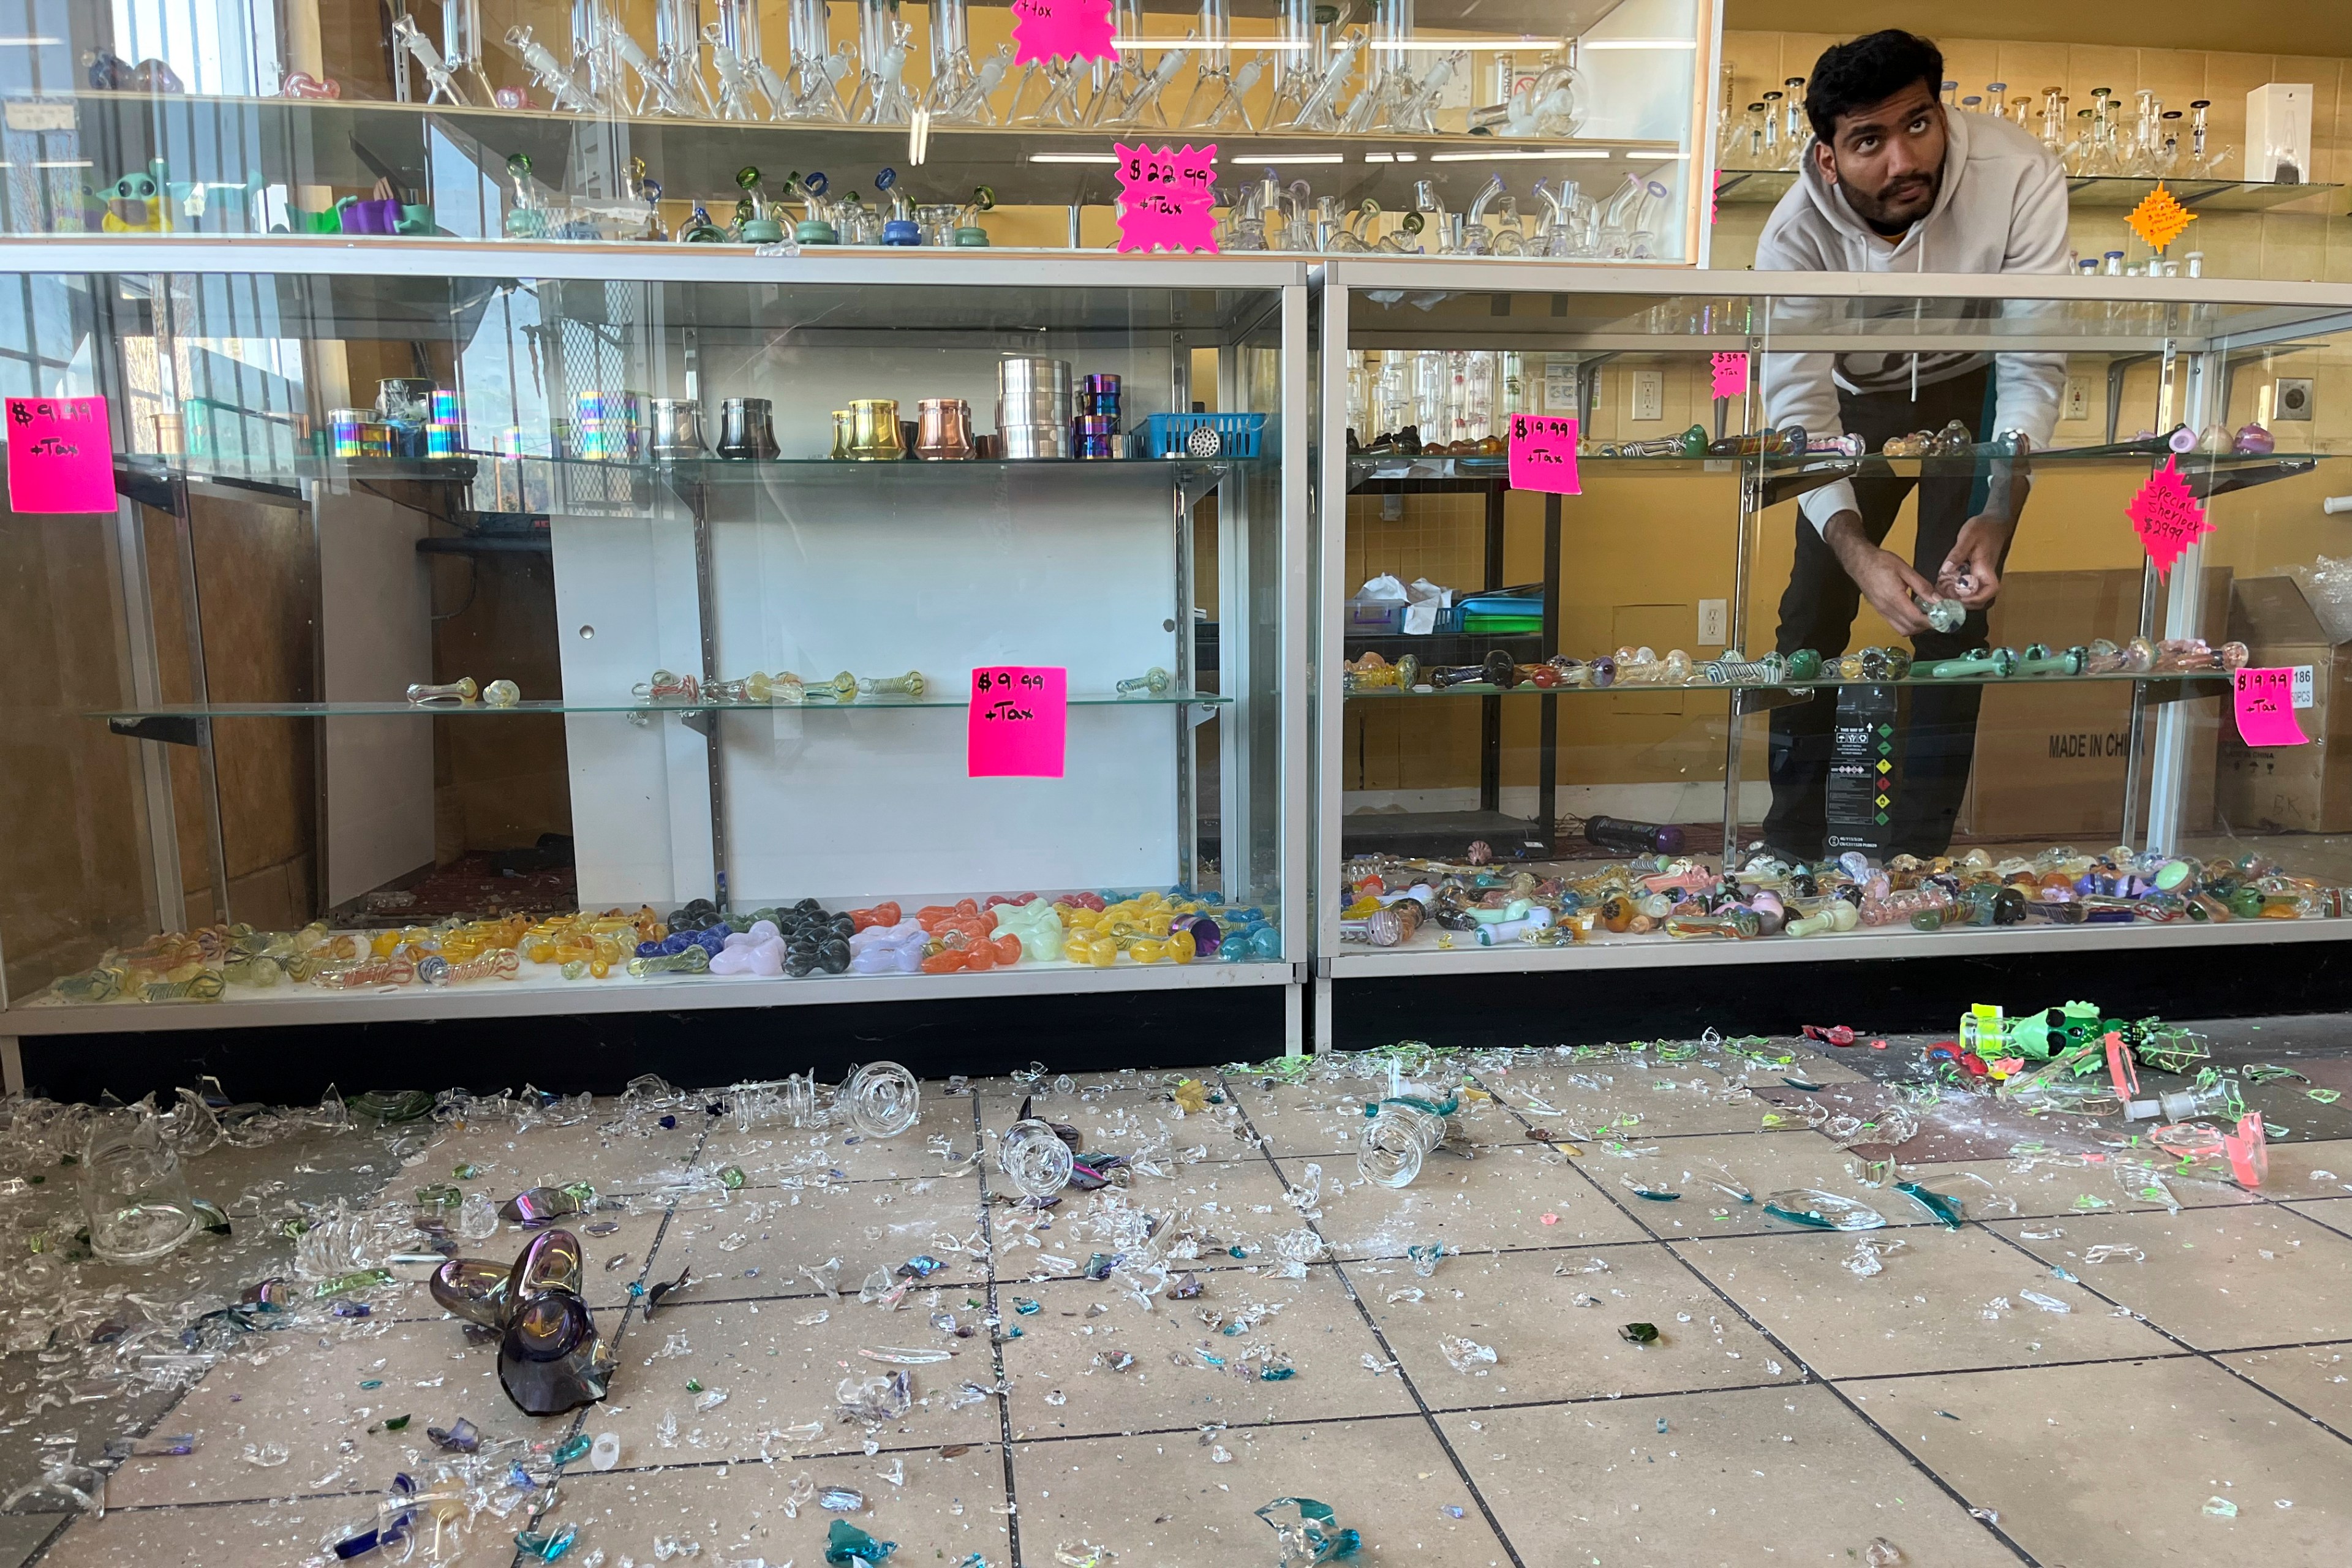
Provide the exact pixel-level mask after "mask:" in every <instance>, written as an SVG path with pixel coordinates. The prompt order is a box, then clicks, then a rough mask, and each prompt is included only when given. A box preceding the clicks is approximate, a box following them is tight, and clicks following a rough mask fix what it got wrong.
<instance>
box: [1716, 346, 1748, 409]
mask: <svg viewBox="0 0 2352 1568" xmlns="http://www.w3.org/2000/svg"><path fill="white" fill-rule="evenodd" d="M1714 368H1715V395H1717V397H1745V396H1747V395H1748V354H1747V353H1746V351H1745V350H1738V349H1735V350H1733V351H1732V352H1731V353H1719V354H1717V355H1716V356H1715V367H1714Z"/></svg>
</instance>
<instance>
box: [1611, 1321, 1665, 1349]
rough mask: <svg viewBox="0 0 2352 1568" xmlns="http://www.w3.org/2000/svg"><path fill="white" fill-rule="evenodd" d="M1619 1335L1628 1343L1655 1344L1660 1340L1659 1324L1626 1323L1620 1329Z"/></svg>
mask: <svg viewBox="0 0 2352 1568" xmlns="http://www.w3.org/2000/svg"><path fill="white" fill-rule="evenodd" d="M1617 1337H1618V1338H1619V1339H1622V1340H1623V1341H1624V1342H1626V1343H1627V1344H1634V1345H1654V1344H1656V1343H1657V1342H1658V1325H1657V1324H1655V1323H1626V1324H1624V1325H1622V1326H1621V1327H1620V1328H1619V1329H1618V1331H1617Z"/></svg>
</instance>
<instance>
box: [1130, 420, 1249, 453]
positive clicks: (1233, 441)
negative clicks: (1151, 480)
mask: <svg viewBox="0 0 2352 1568" xmlns="http://www.w3.org/2000/svg"><path fill="white" fill-rule="evenodd" d="M1201 429H1208V430H1214V431H1215V432H1216V433H1217V442H1218V447H1217V455H1218V456H1219V457H1221V458H1255V457H1256V456H1257V452H1258V440H1259V437H1261V436H1262V435H1264V433H1265V415H1263V414H1154V415H1152V416H1150V418H1148V419H1146V420H1145V421H1144V422H1143V428H1142V429H1140V430H1138V431H1136V432H1135V433H1134V434H1133V435H1132V436H1130V437H1129V438H1128V456H1129V457H1131V458H1185V457H1190V456H1191V455H1192V449H1191V447H1189V446H1188V445H1187V443H1188V442H1190V441H1191V440H1192V432H1193V431H1195V430H1201Z"/></svg>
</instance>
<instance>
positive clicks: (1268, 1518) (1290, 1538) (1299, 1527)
mask: <svg viewBox="0 0 2352 1568" xmlns="http://www.w3.org/2000/svg"><path fill="white" fill-rule="evenodd" d="M1257 1516H1258V1518H1260V1519H1262V1520H1264V1521H1265V1522H1266V1524H1267V1525H1268V1526H1269V1527H1271V1528H1272V1530H1273V1531H1274V1534H1275V1539H1276V1541H1278V1542H1281V1545H1282V1556H1281V1558H1280V1560H1279V1561H1278V1563H1277V1564H1276V1568H1314V1565H1315V1564H1316V1563H1336V1562H1339V1561H1340V1560H1341V1559H1344V1558H1348V1557H1352V1556H1354V1555H1355V1553H1356V1549H1357V1548H1358V1547H1360V1546H1361V1545H1362V1544H1363V1539H1362V1537H1360V1536H1359V1535H1358V1534H1357V1533H1356V1532H1355V1531H1352V1530H1342V1529H1341V1528H1340V1527H1339V1516H1338V1515H1337V1514H1336V1513H1334V1512H1333V1511H1332V1510H1331V1505H1330V1504H1328V1503H1325V1502H1318V1501H1317V1500H1315V1499H1313V1498H1309V1497H1297V1498H1293V1497H1278V1498H1276V1499H1275V1500H1273V1501H1272V1502H1270V1503H1268V1504H1266V1505H1265V1507H1264V1508H1262V1509H1259V1510H1257Z"/></svg>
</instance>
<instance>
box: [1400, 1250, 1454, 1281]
mask: <svg viewBox="0 0 2352 1568" xmlns="http://www.w3.org/2000/svg"><path fill="white" fill-rule="evenodd" d="M1404 1255H1405V1257H1407V1258H1410V1259H1412V1271H1413V1273H1414V1274H1415V1275H1416V1276H1418V1277H1419V1278H1421V1279H1428V1278H1429V1277H1430V1276H1431V1275H1433V1274H1434V1273H1436V1272H1437V1266H1438V1264H1440V1263H1441V1262H1443V1261H1444V1258H1445V1244H1444V1242H1442V1241H1432V1242H1426V1243H1423V1245H1421V1246H1419V1247H1406V1248H1405V1249H1404Z"/></svg>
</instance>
